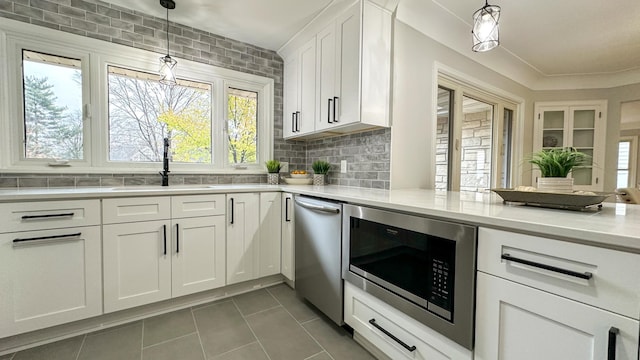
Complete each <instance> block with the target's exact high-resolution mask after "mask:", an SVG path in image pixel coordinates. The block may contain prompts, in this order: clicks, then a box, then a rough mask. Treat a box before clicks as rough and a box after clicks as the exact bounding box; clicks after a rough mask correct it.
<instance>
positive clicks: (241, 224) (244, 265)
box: [227, 192, 281, 284]
mask: <svg viewBox="0 0 640 360" xmlns="http://www.w3.org/2000/svg"><path fill="white" fill-rule="evenodd" d="M280 201H281V200H280V193H279V192H266V193H240V194H228V195H227V203H228V204H227V205H228V207H229V215H228V216H227V284H235V283H239V282H243V281H247V280H252V279H257V278H260V277H263V276H268V275H273V274H278V273H280V242H281V239H280V237H281V214H280V213H281V207H280V206H281V205H280Z"/></svg>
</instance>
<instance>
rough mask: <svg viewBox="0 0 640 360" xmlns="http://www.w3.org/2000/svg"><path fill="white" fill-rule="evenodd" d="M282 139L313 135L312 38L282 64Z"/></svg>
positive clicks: (314, 61)
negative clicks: (307, 134)
mask: <svg viewBox="0 0 640 360" xmlns="http://www.w3.org/2000/svg"><path fill="white" fill-rule="evenodd" d="M284 79H285V80H284V119H283V121H284V122H283V126H284V129H283V132H284V137H285V138H289V137H294V136H297V135H298V134H306V133H310V132H313V130H314V126H315V124H314V121H315V119H316V117H317V116H316V115H317V114H316V38H315V36H314V37H312V38H311V39H310V40H308V41H307V42H306V43H305V44H304V45H302V46H301V47H300V48H298V49H296V51H295V52H294V53H293V54H291V55H290V56H289V57H287V58H285V60H284Z"/></svg>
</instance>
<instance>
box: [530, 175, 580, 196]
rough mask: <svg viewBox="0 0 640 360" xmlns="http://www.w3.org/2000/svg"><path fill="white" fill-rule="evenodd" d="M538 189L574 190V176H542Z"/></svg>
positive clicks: (548, 190)
mask: <svg viewBox="0 0 640 360" xmlns="http://www.w3.org/2000/svg"><path fill="white" fill-rule="evenodd" d="M538 191H544V192H559V193H570V192H573V178H559V177H541V178H538Z"/></svg>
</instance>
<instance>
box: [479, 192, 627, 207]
mask: <svg viewBox="0 0 640 360" xmlns="http://www.w3.org/2000/svg"><path fill="white" fill-rule="evenodd" d="M491 191H493V192H495V193H497V194H498V195H500V197H501V198H502V200H503V202H504V203H507V202H515V203H523V204H524V205H530V206H539V207H548V208H554V209H568V210H585V209H587V208H589V207H590V206H593V205H598V206H597V208H598V209H600V208H601V207H602V202H603V201H604V199H606V198H608V197H609V196H611V195H615V193H608V192H590V191H589V192H583V191H574V192H573V193H552V192H542V191H519V190H515V189H491Z"/></svg>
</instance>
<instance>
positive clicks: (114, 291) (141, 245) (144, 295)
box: [102, 220, 171, 312]
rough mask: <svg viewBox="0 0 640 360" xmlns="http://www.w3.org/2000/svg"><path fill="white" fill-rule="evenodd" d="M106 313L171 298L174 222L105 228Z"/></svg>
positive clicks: (108, 226) (151, 222)
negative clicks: (172, 227) (172, 224)
mask: <svg viewBox="0 0 640 360" xmlns="http://www.w3.org/2000/svg"><path fill="white" fill-rule="evenodd" d="M102 232H103V249H102V252H103V267H104V311H105V312H112V311H117V310H122V309H127V308H130V307H134V306H140V305H144V304H148V303H152V302H155V301H160V300H166V299H169V298H171V249H170V247H171V238H170V236H171V221H169V220H159V221H145V222H133V223H125V224H112V225H104V226H103V229H102Z"/></svg>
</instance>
